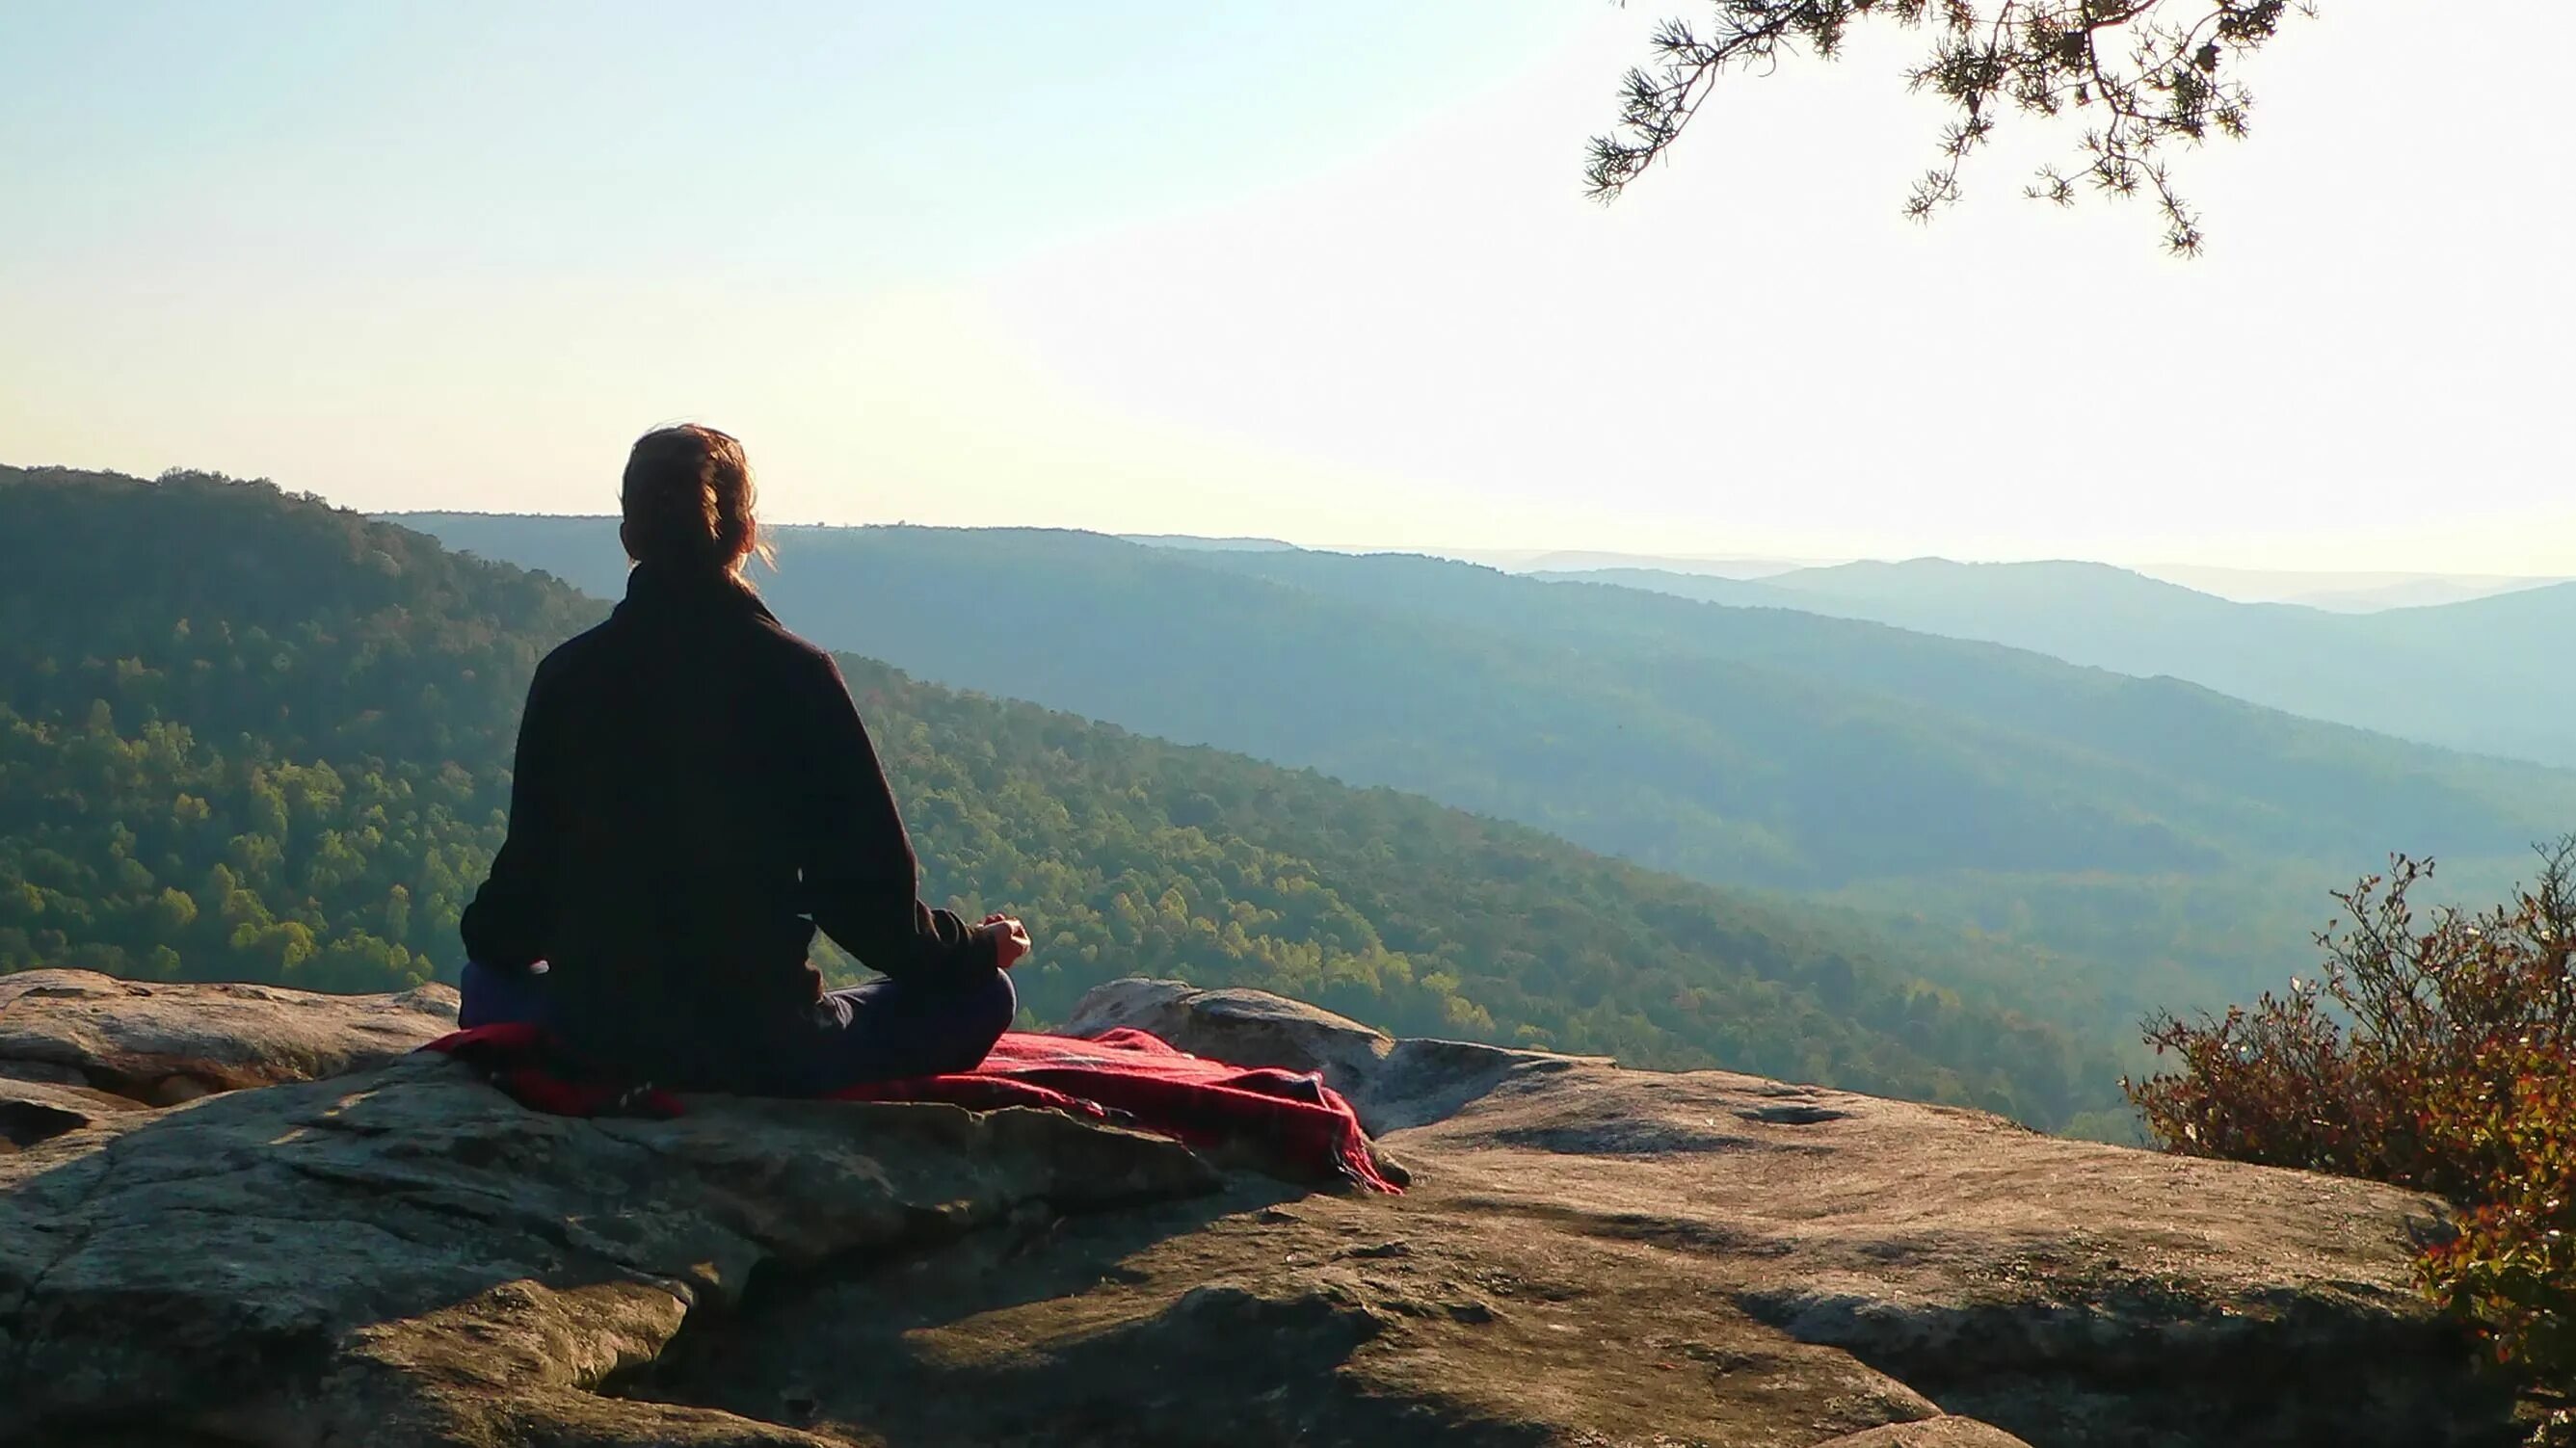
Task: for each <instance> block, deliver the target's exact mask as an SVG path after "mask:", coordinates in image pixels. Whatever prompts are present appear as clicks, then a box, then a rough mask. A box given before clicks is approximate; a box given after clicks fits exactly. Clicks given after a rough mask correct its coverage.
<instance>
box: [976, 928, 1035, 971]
mask: <svg viewBox="0 0 2576 1448" xmlns="http://www.w3.org/2000/svg"><path fill="white" fill-rule="evenodd" d="M984 929H985V931H986V932H987V933H989V934H990V935H991V936H992V937H993V964H995V965H997V966H999V967H1001V968H1002V969H1004V970H1009V969H1010V968H1011V967H1012V966H1015V965H1017V964H1019V963H1020V961H1021V959H1022V958H1023V957H1025V956H1026V955H1027V954H1028V953H1029V928H1028V927H1027V926H1025V925H1022V924H1021V923H1020V922H1019V921H1018V920H1016V919H1014V918H1012V917H1011V916H1008V915H987V916H985V917H984Z"/></svg>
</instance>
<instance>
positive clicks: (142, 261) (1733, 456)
mask: <svg viewBox="0 0 2576 1448" xmlns="http://www.w3.org/2000/svg"><path fill="white" fill-rule="evenodd" d="M1695 9H1696V6H1695V4H1694V3H1693V0H1666V3H1664V4H1662V5H1657V4H1652V3H1640V4H1636V5H1631V6H1630V7H1628V8H1625V9H1620V8H1615V7H1613V6H1611V5H1608V4H1606V3H1601V0H1408V3H1404V4H1399V5H1388V4H1385V3H1383V0H1297V3H1295V4H1271V3H1222V0H1196V3H1182V0H1169V3H1165V0H1087V3H1085V4H1082V5H1068V4H1064V3H1062V0H1024V3H1000V0H991V3H981V4H957V5H924V4H921V3H919V0H904V3H866V4H847V3H823V0H816V3H810V4H786V3H773V4H757V5H746V6H740V7H725V9H724V10H723V11H719V10H716V9H713V8H710V7H705V6H683V5H676V4H667V5H642V4H628V3H616V4H609V3H598V4H588V5H575V4H548V5H543V6H530V5H522V4H515V3H513V4H499V3H472V4H468V3H451V4H442V5H437V6H375V5H362V6H352V5H345V4H282V3H281V4H235V5H227V6H220V7H218V6H209V5H199V4H168V5H144V4H119V5H113V6H108V5H88V6H66V5H45V6H39V5H36V4H33V3H29V0H0V55H5V56H6V57H7V58H8V61H9V71H10V81H9V83H8V85H7V86H6V87H0V168H5V169H0V176H5V178H6V181H5V187H0V462H11V463H65V464H73V465H79V466H88V467H106V468H115V469H120V470H123V471H128V472H137V473H144V474H150V473H155V472H158V471H160V470H161V469H163V468H165V467H171V466H189V467H200V468H209V469H215V470H220V471H224V472H229V473H234V474H238V475H246V476H267V477H271V478H274V479H276V480H277V481H278V482H279V483H281V484H282V485H284V486H287V487H289V488H294V489H301V490H309V491H312V492H317V493H320V494H322V495H324V496H326V497H328V498H331V499H333V500H335V501H338V502H342V503H346V504H348V505H351V506H354V507H360V508H366V509H371V510H390V509H396V508H474V509H498V510H522V511H557V512H602V511H607V510H608V509H609V508H611V507H612V506H613V502H614V491H615V474H616V469H617V466H618V464H619V462H620V461H621V459H622V455H623V450H624V446H625V444H626V442H627V441H628V440H630V439H631V437H632V436H633V435H634V434H635V433H636V432H638V431H641V430H642V429H643V428H645V427H647V426H650V425H653V424H656V423H660V422H665V421H670V420H675V419H683V418H686V419H696V420H702V421H706V422H710V423H713V424H715V425H717V426H721V427H726V428H729V429H731V430H733V431H735V432H738V433H739V434H741V435H742V436H743V438H744V440H745V441H746V442H747V443H748V444H749V446H750V448H751V451H752V456H753V458H754V460H755V462H756V464H757V465H758V466H759V468H760V470H761V473H762V482H763V489H764V496H765V501H766V503H767V505H768V512H769V513H770V515H771V516H772V517H773V518H775V519H777V520H779V521H798V522H806V521H817V520H821V521H831V522H869V521H889V520H895V519H904V520H909V521H913V522H929V523H951V524H979V523H996V524H1033V525H1051V526H1070V527H1087V528H1098V529H1103V530H1109V531H1133V532H1162V533H1223V534H1233V533H1251V534H1265V535H1269V536H1274V537H1282V538H1287V539H1290V540H1294V541H1301V542H1309V543H1376V544H1383V545H1390V546H1417V547H1433V546H1451V547H1462V548H1463V547H1475V548H1523V547H1564V548H1600V549H1625V550H1632V551H1641V552H1658V553H1710V554H1716V553H1732V554H1747V553H1777V554H1788V555H1798V556H1810V557H1853V556H1911V555H1916V554H1924V553H1942V554H1948V555H1951V556H1955V557H1969V558H2020V557H2089V558H2103V559H2109V560H2112V561H2121V562H2147V561H2160V562H2162V561H2184V560H2188V561H2194V562H2203V563H2216V564H2237V565H2263V566H2274V567H2310V568H2320V569H2365V568H2377V569H2426V570H2451V571H2473V572H2491V573H2515V572H2520V573H2553V574H2555V573H2576V497H2571V496H2570V493H2571V488H2570V485H2571V483H2576V444H2571V442H2570V439H2569V435H2568V423H2569V418H2570V417H2571V415H2576V408H2571V406H2570V403H2569V397H2570V390H2571V385H2576V363H2571V360H2570V357H2571V336H2572V335H2576V325H2572V324H2576V282H2571V280H2570V271H2569V267H2568V265H2567V263H2566V260H2565V258H2566V256H2567V255H2568V254H2569V253H2570V251H2571V246H2570V242H2569V239H2568V235H2567V233H2568V231H2569V222H2570V221H2571V220H2576V202H2571V201H2570V199H2569V191H2568V188H2567V186H2566V184H2565V178H2564V176H2563V174H2562V172H2563V164H2562V163H2563V161H2564V158H2565V155H2566V151H2567V147H2566V142H2565V140H2564V137H2563V123H2562V119H2561V117H2560V116H2559V114H2558V111H2559V108H2560V107H2559V102H2558V96H2559V93H2560V90H2561V86H2560V78H2559V75H2558V73H2557V69H2558V66H2559V64H2560V63H2561V61H2562V60H2563V58H2564V57H2565V56H2566V55H2568V54H2570V53H2576V7H2571V6H2559V5H2525V6H2518V7H2514V9H2515V14H2514V16H2513V18H2512V36H2511V40H2510V43H2509V44H2500V45H2498V44H2484V43H2481V44H2478V45H2476V46H2470V45H2468V44H2466V43H2465V42H2462V43H2456V44H2455V43H2451V42H2449V41H2444V42H2442V43H2440V44H2437V45H2430V46H2428V42H2427V38H2426V33H2425V26H2426V24H2427V22H2426V20H2425V18H2424V17H2425V15H2426V14H2427V13H2428V12H2427V11H2426V10H2425V9H2424V8H2423V7H2420V6H2397V5H2388V4H2349V5H2347V4H2344V3H2341V0H2330V3H2329V4H2328V5H2327V7H2326V10H2325V14H2324V17H2323V18H2322V19H2321V20H2318V21H2316V22H2312V23H2305V24H2300V25H2297V26H2294V27H2293V28H2292V29H2291V31H2290V32H2289V33H2288V34H2287V35H2286V36H2284V38H2282V39H2281V40H2280V41H2279V42H2277V43H2276V44H2275V46H2274V47H2273V48H2272V50H2271V51H2270V52H2269V53H2267V54H2266V55H2265V56H2263V57H2261V58H2260V59H2259V60H2258V61H2257V62H2256V63H2255V66H2256V69H2255V70H2254V71H2253V72H2252V74H2253V82H2254V85H2255V89H2256V92H2257V95H2258V98H2259V100H2260V102H2261V109H2260V110H2259V111H2258V112H2257V114H2256V117H2255V127H2256V134H2255V137H2254V139H2253V140H2251V141H2248V142H2246V143H2243V144H2241V145H2222V146H2219V147H2217V148H2214V149H2212V150H2210V151H2208V152H2205V153H2202V154H2198V155H2194V156H2188V157H2185V158H2183V160H2184V171H2183V177H2184V182H2185V185H2186V187H2187V188H2188V189H2189V190H2190V191H2191V193H2192V194H2193V195H2194V197H2195V198H2196V199H2197V200H2198V201H2199V202H2201V203H2202V206H2203V209H2204V211H2205V212H2206V214H2207V218H2208V224H2209V229H2210V233H2211V248H2210V252H2209V254H2208V255H2207V256H2205V257H2203V258H2202V259H2200V260H2197V261H2189V262H2185V261H2176V260H2173V259H2170V258H2167V257H2166V256H2164V255H2163V254H2162V253H2161V251H2160V249H2159V248H2158V246H2157V237H2158V235H2159V234H2160V232H2159V228H2158V227H2157V225H2156V222H2155V218H2154V217H2153V215H2152V214H2151V213H2150V212H2149V211H2148V210H2147V209H2146V208H2144V207H2142V206H2113V205H2105V204H2100V203H2094V202H2087V203H2086V204H2085V205H2084V206H2082V207H2081V208H2080V209H2078V210H2077V211H2075V212H2073V213H2062V212H2057V211H2054V210H2052V209H2049V208H2047V207H2044V206H2041V205H2039V204H2037V203H2033V202H2028V201H2025V200H2023V199H2022V197H2021V195H2020V191H2021V187H2022V185H2023V183H2024V182H2025V181H2026V179H2027V178H2028V175H2029V173H2030V170H2031V168H2032V166H2033V165H2035V164H2036V162H2037V161H2038V160H2039V159H2041V158H2042V157H2043V156H2044V155H2056V154H2063V152H2064V150H2065V148H2066V146H2067V145H2069V144H2070V143H2071V141H2072V136H2071V135H2070V134H2067V133H2064V132H2045V131H2038V130H2034V129H2033V128H2030V127H2027V126H2022V127H2020V128H2019V129H2021V130H2022V131H2023V132H2024V133H2025V134H2026V135H2028V136H2029V138H2030V142H2031V144H2028V145H2021V146H2008V147H2007V148H2006V149H2004V150H2002V151H1999V152H1997V153H1996V154H1993V155H1990V156H1988V157H1986V158H1984V160H1983V161H1982V163H1980V164H1979V165H1978V166H1976V167H1975V168H1974V169H1972V170H1971V172H1970V173H1969V176H1968V183H1969V187H1970V193H1969V198H1968V201H1967V202H1966V203H1965V205H1963V206H1962V207H1961V208H1959V209H1957V210H1955V211H1953V212H1951V213H1948V214H1946V215H1945V216H1943V217H1942V218H1941V219H1940V220H1939V221H1938V222H1936V223H1935V224H1934V225H1933V226H1931V227H1929V228H1924V227H1918V226H1914V225H1911V224H1909V223H1907V222H1905V221H1904V220H1903V219H1902V218H1901V217H1900V216H1899V214H1898V207H1899V204H1900V203H1901V202H1902V200H1903V199H1904V195H1905V192H1906V188H1907V185H1908V182H1909V180H1910V179H1911V177H1912V176H1913V175H1914V174H1915V173H1916V172H1917V171H1918V170H1920V169H1921V168H1922V166H1923V165H1924V164H1925V162H1926V160H1927V159H1928V157H1929V148H1930V145H1931V142H1932V139H1933V136H1934V133H1935V131H1936V129H1937V126H1938V124H1939V120H1940V116H1939V114H1938V112H1937V110H1936V109H1935V108H1933V107H1932V106H1931V105H1930V104H1929V103H1928V102H1925V101H1923V100H1921V99H1919V98H1914V97H1909V96H1907V95H1905V94H1904V93H1903V87H1902V83H1901V72H1902V69H1903V67H1904V65H1905V64H1906V63H1907V61H1908V60H1909V59H1910V58H1911V56H1912V54H1913V52H1914V49H1915V47H1916V45H1917V44H1918V42H1919V40H1920V37H1919V36H1915V35H1911V34H1907V33H1904V32H1900V31H1893V30H1890V31H1888V32H1887V33H1886V34H1885V35H1884V36H1879V37H1873V38H1870V39H1868V40H1866V41H1865V43H1863V44H1860V45H1858V46H1856V47H1855V48H1854V50H1853V52H1852V53H1851V55H1850V56H1849V57H1848V58H1846V59H1845V60H1843V61H1842V62H1840V63H1838V64H1833V65H1823V64H1817V63H1814V62H1812V61H1803V60H1802V61H1799V62H1794V63H1791V64H1787V65H1784V66H1782V67H1781V68H1780V69H1779V71H1778V72H1777V73H1776V74H1773V75H1770V76H1768V77H1764V78H1759V79H1755V78H1738V79H1736V80H1734V81H1732V82H1731V83H1730V85H1729V89H1728V91H1727V93H1726V94H1725V96H1724V97H1723V98H1722V99H1721V100H1720V101H1719V102H1717V103H1715V104H1713V105H1711V106H1710V107H1709V108H1708V110H1707V111H1706V112H1704V113H1703V114H1702V116H1701V118H1700V120H1699V123H1698V125H1697V127H1696V129H1695V130H1694V132H1693V133H1692V134H1691V135H1690V136H1689V137H1688V138H1686V140H1685V142H1684V144H1683V146H1682V147H1681V149H1680V151H1679V152H1678V153H1677V156H1676V159H1675V160H1674V162H1673V163H1672V164H1669V165H1666V166H1662V167H1658V168H1657V169H1656V170H1655V172H1654V173H1653V174H1651V175H1650V176H1649V177H1647V178H1646V179H1645V180H1644V181H1643V182H1641V183H1640V184H1639V185H1638V186H1637V187H1636V188H1635V189H1634V190H1633V191H1632V193H1631V195H1630V196H1629V197H1628V199H1626V200H1624V201H1622V202H1620V203H1618V204H1617V205H1615V206H1612V207H1610V208H1607V209H1604V208H1601V207H1598V206H1595V205H1592V204H1590V203H1588V202H1585V201H1584V200H1582V199H1581V197H1580V194H1579V168H1580V161H1581V153H1582V147H1583V142H1584V140H1585V138H1586V137H1587V136H1589V135H1591V134H1592V133H1594V132H1596V131H1598V130H1601V129H1603V128H1604V127H1605V125H1606V124H1607V123H1608V121H1609V119H1610V117H1611V115H1612V113H1613V109H1614V91H1615V85H1616V81H1617V77H1618V74H1619V71H1620V70H1621V68H1622V67H1623V66H1625V65H1626V64H1628V63H1629V62H1631V61H1632V60H1635V59H1638V58H1641V57H1642V56H1643V53H1644V52H1643V45H1642V37H1643V35H1644V34H1645V32H1646V30H1647V29H1648V28H1649V27H1650V26H1651V24H1652V23H1653V21H1654V20H1655V19H1656V18H1658V17H1659V16H1660V15H1662V14H1664V13H1666V12H1668V11H1669V12H1672V13H1693V12H1694V10H1695ZM729 12H730V13H729ZM2454 57H2467V58H2465V59H2460V60H2456V61H2455V60H2454V59H2453V58H2454Z"/></svg>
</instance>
